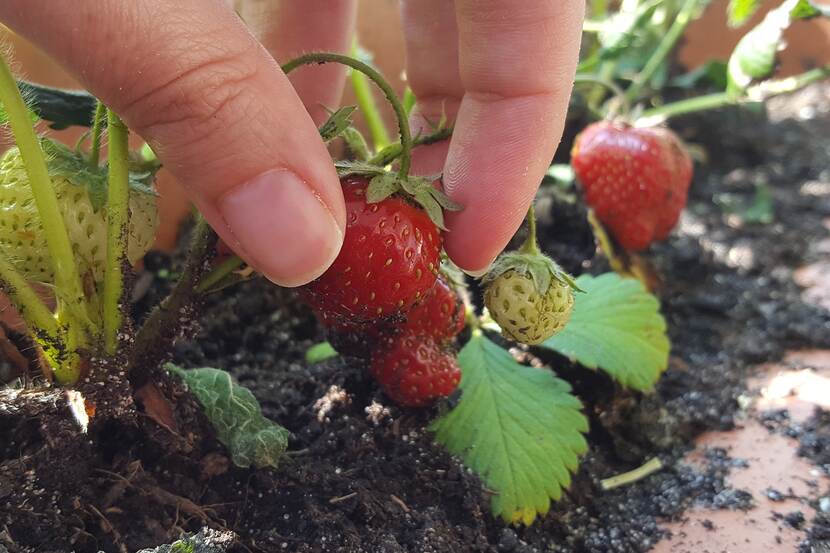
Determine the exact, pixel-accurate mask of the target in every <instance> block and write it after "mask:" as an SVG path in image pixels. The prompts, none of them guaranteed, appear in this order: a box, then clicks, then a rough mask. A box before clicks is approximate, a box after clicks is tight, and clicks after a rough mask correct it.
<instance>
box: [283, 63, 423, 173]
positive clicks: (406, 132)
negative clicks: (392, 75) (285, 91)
mask: <svg viewBox="0 0 830 553" xmlns="http://www.w3.org/2000/svg"><path fill="white" fill-rule="evenodd" d="M331 62H334V63H341V64H343V65H346V66H348V67H351V68H352V69H355V70H357V71H360V72H361V73H363V74H364V75H366V76H367V77H369V79H371V80H372V82H374V83H375V84H376V85H377V86H378V88H380V89H381V90H382V91H383V94H384V95H385V96H386V99H387V100H388V101H389V103H390V104H391V105H392V109H394V110H395V117H397V119H398V129H399V131H400V135H401V136H400V141H401V156H400V157H401V165H400V168H399V169H398V174H399V175H400V176H401V177H403V178H405V177H407V176H408V175H409V167H410V165H411V163H412V159H411V157H412V156H411V151H412V133H411V131H410V129H409V119H408V118H407V116H406V110H405V109H404V107H403V105H402V104H401V101H400V100H399V99H398V96H397V94H395V90H394V89H393V88H392V86H391V85H390V84H389V82H387V81H386V79H384V78H383V75H381V74H380V73H379V72H378V71H377V70H376V69H374V68H373V67H372V66H370V65H368V64H366V63H363V62H362V61H360V60H356V59H354V58H351V57H349V56H344V55H342V54H334V53H329V52H314V53H311V54H305V55H303V56H300V57H298V58H295V59H293V60H291V61H289V62H288V63H286V64H285V65H283V66H282V70H283V72H284V73H286V74H288V73H290V72H291V71H293V70H294V69H296V68H298V67H300V66H301V65H310V64H323V63H331Z"/></svg>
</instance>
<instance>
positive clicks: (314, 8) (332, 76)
mask: <svg viewBox="0 0 830 553" xmlns="http://www.w3.org/2000/svg"><path fill="white" fill-rule="evenodd" d="M241 8H242V9H241V14H242V17H243V19H245V21H246V23H247V24H248V27H249V28H250V29H251V30H252V31H253V33H254V35H255V36H256V37H257V38H258V39H259V41H260V42H261V43H262V45H263V46H265V48H266V49H267V50H268V51H269V52H270V53H271V55H272V56H273V57H274V58H275V59H276V60H277V61H279V62H280V63H285V62H286V61H288V60H290V59H292V58H295V57H297V56H299V55H301V54H305V53H308V52H339V53H342V54H347V53H348V52H349V50H350V48H351V40H352V35H353V33H354V25H355V17H356V15H357V2H356V1H355V0H306V1H304V2H297V1H296V0H280V1H271V2H261V1H254V0H247V1H244V2H242V7H241ZM289 79H290V81H291V84H292V85H294V90H296V91H297V94H298V95H299V96H300V99H301V100H302V101H303V103H304V104H305V107H306V109H307V110H308V112H309V113H311V116H312V118H313V119H314V121H315V123H316V124H317V125H320V124H322V123H323V122H324V121H325V120H326V118H327V117H328V112H327V111H326V109H325V108H330V109H336V108H337V107H338V106H339V105H340V97H341V96H342V92H343V85H344V83H345V79H346V71H345V68H344V67H343V66H341V65H338V64H334V63H329V64H325V65H317V66H307V67H301V68H298V69H296V70H295V71H292V72H291V74H290V75H289Z"/></svg>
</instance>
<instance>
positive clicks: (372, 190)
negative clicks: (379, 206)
mask: <svg viewBox="0 0 830 553" xmlns="http://www.w3.org/2000/svg"><path fill="white" fill-rule="evenodd" d="M400 189H401V184H400V180H399V179H398V175H396V174H395V173H382V174H380V175H375V176H374V177H372V178H371V179H370V180H369V186H368V187H367V188H366V203H370V204H376V203H378V202H382V201H383V200H385V199H386V198H388V197H389V196H391V195H392V194H394V193H396V192H398V191H400Z"/></svg>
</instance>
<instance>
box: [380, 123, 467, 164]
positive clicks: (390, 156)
mask: <svg viewBox="0 0 830 553" xmlns="http://www.w3.org/2000/svg"><path fill="white" fill-rule="evenodd" d="M451 136H452V127H444V128H443V129H438V130H437V131H435V132H433V133H430V134H428V135H426V136H419V137H417V138H414V139H413V140H412V146H413V147H415V146H426V145H428V144H435V143H436V142H441V141H442V140H446V139H448V138H449V137H451ZM402 152H403V147H402V146H401V143H400V142H396V143H395V144H390V145H389V146H387V147H386V148H384V149H382V150H381V151H379V152H378V153H377V154H375V157H373V158H372V159H370V160H369V163H371V164H372V165H379V166H381V167H383V166H386V165H389V164H390V163H392V162H393V161H395V160H396V159H398V158H399V157H400V156H401V153H402Z"/></svg>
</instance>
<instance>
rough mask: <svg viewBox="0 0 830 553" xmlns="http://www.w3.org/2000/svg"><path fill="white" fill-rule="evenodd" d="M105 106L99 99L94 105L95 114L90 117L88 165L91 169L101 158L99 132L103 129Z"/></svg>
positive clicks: (96, 165)
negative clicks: (90, 134)
mask: <svg viewBox="0 0 830 553" xmlns="http://www.w3.org/2000/svg"><path fill="white" fill-rule="evenodd" d="M106 113H107V108H106V106H105V105H104V104H103V103H101V102H100V101H99V102H98V104H97V105H96V106H95V115H94V117H93V119H92V146H91V147H90V150H89V166H90V167H92V168H93V169H94V168H96V167H98V162H99V161H100V159H101V134H102V133H103V130H104V121H105V120H106Z"/></svg>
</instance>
